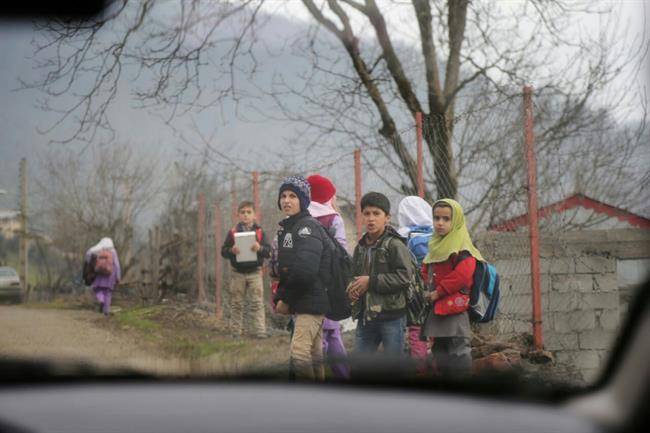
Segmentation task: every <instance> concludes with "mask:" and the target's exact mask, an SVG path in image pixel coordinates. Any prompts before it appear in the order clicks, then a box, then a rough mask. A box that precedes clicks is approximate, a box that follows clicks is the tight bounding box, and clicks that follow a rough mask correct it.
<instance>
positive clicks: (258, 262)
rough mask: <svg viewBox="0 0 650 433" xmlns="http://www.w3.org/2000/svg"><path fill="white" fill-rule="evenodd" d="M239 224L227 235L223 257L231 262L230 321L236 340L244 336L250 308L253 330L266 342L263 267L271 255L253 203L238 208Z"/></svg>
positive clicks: (222, 248)
mask: <svg viewBox="0 0 650 433" xmlns="http://www.w3.org/2000/svg"><path fill="white" fill-rule="evenodd" d="M237 215H238V217H239V222H238V223H237V225H236V226H235V227H233V228H232V229H230V230H229V231H228V235H227V236H226V240H225V241H224V243H223V246H222V247H221V256H222V257H224V258H227V259H229V260H230V264H231V266H232V270H233V272H232V279H231V281H230V321H229V324H228V325H229V328H230V332H231V334H232V336H233V338H239V337H240V336H241V334H242V328H243V323H242V322H243V315H244V304H245V302H246V301H247V302H248V304H249V306H250V317H251V319H252V323H250V328H251V329H252V332H253V335H254V336H255V337H257V338H265V337H266V336H267V335H266V323H265V317H264V286H263V283H262V264H263V262H264V259H265V258H268V257H269V256H270V255H271V247H270V245H269V244H268V242H267V241H266V236H265V234H264V231H263V230H262V228H261V227H260V226H259V225H257V223H256V222H255V208H254V205H253V203H251V202H250V201H243V202H241V203H240V204H239V206H238V208H237Z"/></svg>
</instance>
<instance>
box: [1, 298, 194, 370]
mask: <svg viewBox="0 0 650 433" xmlns="http://www.w3.org/2000/svg"><path fill="white" fill-rule="evenodd" d="M102 319H104V318H103V317H102V316H100V315H98V314H97V313H94V312H91V311H81V310H57V309H40V308H35V309H31V308H26V307H21V306H4V305H0V357H18V358H30V359H35V358H36V359H50V360H52V359H56V360H70V361H87V362H91V363H93V364H95V365H98V366H102V367H129V368H135V369H139V370H143V371H147V372H155V373H178V372H179V371H183V370H185V369H186V368H187V366H186V365H185V363H184V362H182V361H181V360H177V359H168V358H164V357H163V356H162V355H160V354H159V353H154V352H152V351H150V350H147V349H144V348H143V347H141V346H139V345H138V343H137V341H135V340H134V339H132V338H130V337H129V336H127V335H114V334H112V333H111V332H110V331H109V330H108V329H103V328H102V327H100V326H98V322H97V321H98V320H102Z"/></svg>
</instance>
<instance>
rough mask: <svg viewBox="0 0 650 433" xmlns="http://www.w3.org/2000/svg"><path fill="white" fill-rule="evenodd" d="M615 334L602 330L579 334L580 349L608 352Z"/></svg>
mask: <svg viewBox="0 0 650 433" xmlns="http://www.w3.org/2000/svg"><path fill="white" fill-rule="evenodd" d="M615 338H616V333H614V332H612V331H605V330H602V329H592V330H589V331H583V332H581V333H580V334H579V337H578V339H579V341H580V348H581V349H601V350H608V349H610V348H611V347H612V344H613V342H614V339H615Z"/></svg>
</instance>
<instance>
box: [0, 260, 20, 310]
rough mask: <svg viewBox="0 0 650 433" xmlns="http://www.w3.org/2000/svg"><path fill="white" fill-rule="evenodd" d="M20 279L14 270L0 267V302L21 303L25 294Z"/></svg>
mask: <svg viewBox="0 0 650 433" xmlns="http://www.w3.org/2000/svg"><path fill="white" fill-rule="evenodd" d="M20 286H21V284H20V277H19V276H18V273H17V272H16V270H15V269H14V268H10V267H9V266H0V300H10V301H13V302H20V301H21V300H22V297H23V294H22V290H21V287H20Z"/></svg>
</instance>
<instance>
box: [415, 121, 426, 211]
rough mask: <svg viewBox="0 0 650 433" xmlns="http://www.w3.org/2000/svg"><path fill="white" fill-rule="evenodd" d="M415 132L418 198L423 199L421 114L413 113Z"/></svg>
mask: <svg viewBox="0 0 650 433" xmlns="http://www.w3.org/2000/svg"><path fill="white" fill-rule="evenodd" d="M415 131H416V135H417V146H418V178H417V179H418V196H419V197H422V198H424V172H423V165H424V155H423V153H422V113H421V112H419V111H418V112H417V113H415Z"/></svg>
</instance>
